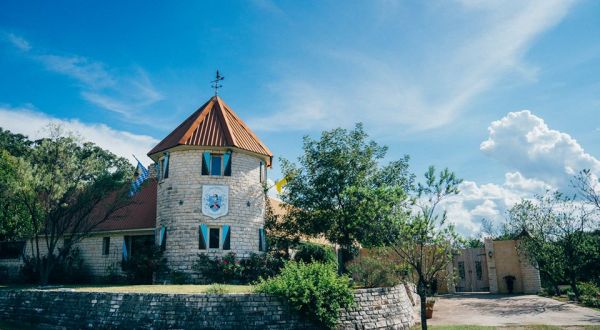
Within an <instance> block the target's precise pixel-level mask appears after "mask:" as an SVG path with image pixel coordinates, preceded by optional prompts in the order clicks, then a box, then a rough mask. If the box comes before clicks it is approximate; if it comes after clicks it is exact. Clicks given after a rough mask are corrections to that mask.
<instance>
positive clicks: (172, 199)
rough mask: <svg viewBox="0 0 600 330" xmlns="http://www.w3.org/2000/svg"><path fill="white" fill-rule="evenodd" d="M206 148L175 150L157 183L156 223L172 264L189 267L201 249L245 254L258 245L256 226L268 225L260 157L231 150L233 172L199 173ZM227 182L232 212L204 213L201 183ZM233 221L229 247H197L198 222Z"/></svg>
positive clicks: (178, 268)
mask: <svg viewBox="0 0 600 330" xmlns="http://www.w3.org/2000/svg"><path fill="white" fill-rule="evenodd" d="M203 151H204V150H194V149H192V150H173V151H171V153H170V161H169V177H168V178H166V179H163V180H161V181H160V182H159V185H158V196H157V227H160V226H165V227H166V229H167V240H166V251H165V256H166V257H167V260H168V263H169V267H170V268H171V270H174V271H188V272H189V271H190V270H191V266H192V264H193V262H194V261H195V260H196V259H197V256H198V253H201V252H202V253H208V254H209V255H223V254H225V253H228V252H234V253H236V254H237V255H238V256H239V257H246V256H248V255H249V254H250V253H251V252H259V251H258V250H259V249H258V247H259V245H258V229H259V228H262V227H263V225H264V210H265V201H264V194H263V192H262V183H261V182H260V174H259V162H260V161H261V160H260V159H259V158H257V157H254V156H251V155H249V154H245V153H240V152H235V151H234V152H233V153H232V164H231V165H232V168H231V170H232V173H231V176H206V175H201V167H202V152H203ZM203 185H227V186H229V213H228V214H227V215H225V216H222V217H220V218H217V219H212V218H210V217H207V216H205V215H203V214H202V186H203ZM200 224H207V225H208V226H223V225H229V226H231V227H230V231H231V250H230V251H223V250H221V249H215V250H199V247H198V243H199V236H198V235H199V226H200Z"/></svg>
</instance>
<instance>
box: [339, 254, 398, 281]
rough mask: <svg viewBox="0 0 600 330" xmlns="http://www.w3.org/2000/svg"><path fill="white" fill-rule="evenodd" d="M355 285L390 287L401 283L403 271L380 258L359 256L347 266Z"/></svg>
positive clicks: (394, 264)
mask: <svg viewBox="0 0 600 330" xmlns="http://www.w3.org/2000/svg"><path fill="white" fill-rule="evenodd" d="M347 269H348V271H349V272H350V273H351V274H352V279H353V280H354V282H355V284H356V285H357V286H359V287H363V288H375V287H391V286H395V285H397V284H399V283H400V282H401V281H402V275H403V274H404V269H403V268H402V266H399V265H397V264H396V263H393V262H389V261H385V260H381V259H380V258H375V257H370V256H361V257H358V258H356V259H354V260H352V261H351V262H349V263H348V265H347Z"/></svg>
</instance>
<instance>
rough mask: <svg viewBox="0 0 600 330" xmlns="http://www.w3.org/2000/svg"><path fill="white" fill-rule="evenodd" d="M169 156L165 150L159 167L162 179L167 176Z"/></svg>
mask: <svg viewBox="0 0 600 330" xmlns="http://www.w3.org/2000/svg"><path fill="white" fill-rule="evenodd" d="M169 158H171V155H170V154H169V153H168V152H165V155H164V157H163V159H162V165H161V167H160V168H161V169H162V171H163V173H162V178H163V179H167V178H168V177H169Z"/></svg>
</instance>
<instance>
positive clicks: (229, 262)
mask: <svg viewBox="0 0 600 330" xmlns="http://www.w3.org/2000/svg"><path fill="white" fill-rule="evenodd" d="M283 264H284V259H283V256H282V255H280V254H276V253H274V252H272V253H264V254H256V253H252V254H250V257H248V258H244V259H241V260H237V258H236V255H235V253H228V254H226V255H225V256H223V258H219V257H209V256H207V255H206V254H199V255H198V259H197V260H196V261H195V262H194V264H193V265H192V269H193V270H194V271H196V272H198V273H199V274H200V275H201V276H202V277H203V278H204V279H205V280H206V281H207V282H208V283H228V284H247V283H252V282H255V281H257V280H258V279H259V278H261V277H262V278H267V277H271V276H274V275H276V274H278V273H279V271H280V270H281V268H282V267H283Z"/></svg>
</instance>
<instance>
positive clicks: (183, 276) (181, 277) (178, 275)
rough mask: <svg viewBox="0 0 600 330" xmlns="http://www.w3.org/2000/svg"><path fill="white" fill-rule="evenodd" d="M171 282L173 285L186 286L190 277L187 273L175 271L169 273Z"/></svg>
mask: <svg viewBox="0 0 600 330" xmlns="http://www.w3.org/2000/svg"><path fill="white" fill-rule="evenodd" d="M171 282H172V283H173V284H186V283H189V282H190V276H189V275H188V274H187V273H184V272H180V271H175V272H172V273H171Z"/></svg>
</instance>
